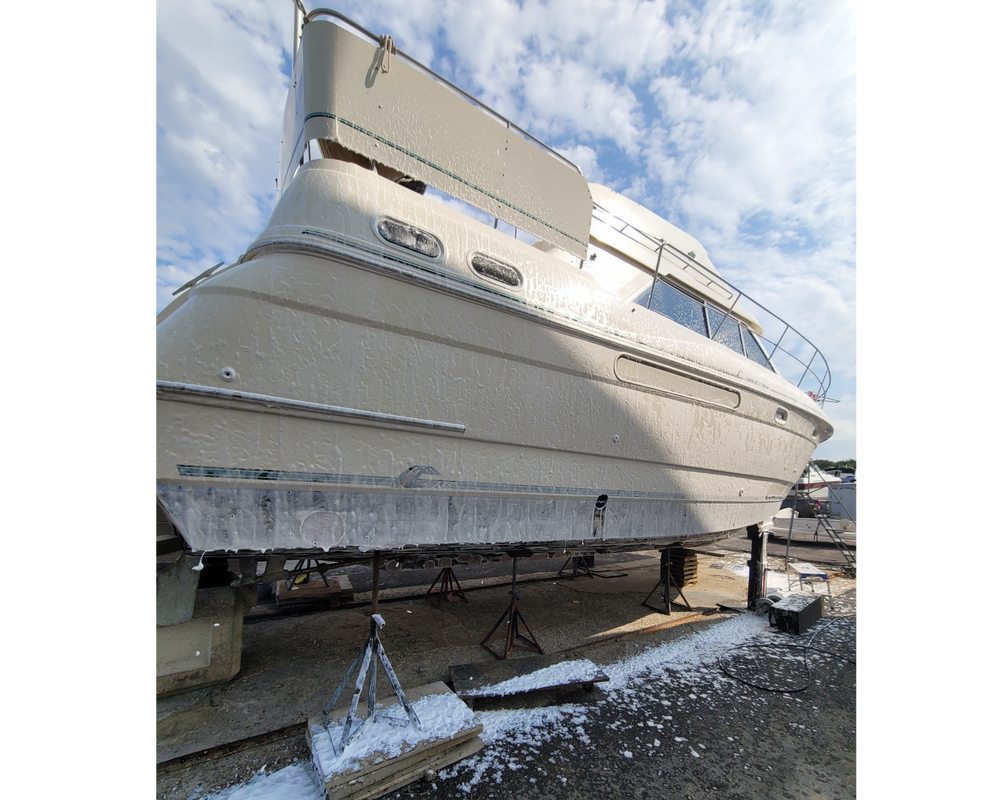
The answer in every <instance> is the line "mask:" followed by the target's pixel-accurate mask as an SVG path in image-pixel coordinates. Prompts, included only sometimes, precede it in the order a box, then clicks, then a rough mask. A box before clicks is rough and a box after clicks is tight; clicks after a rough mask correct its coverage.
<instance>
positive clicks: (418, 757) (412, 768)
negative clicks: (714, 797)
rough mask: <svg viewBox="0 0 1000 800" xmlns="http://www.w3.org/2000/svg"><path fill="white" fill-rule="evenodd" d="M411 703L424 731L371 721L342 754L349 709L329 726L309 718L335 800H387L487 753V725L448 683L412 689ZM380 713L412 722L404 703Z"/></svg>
mask: <svg viewBox="0 0 1000 800" xmlns="http://www.w3.org/2000/svg"><path fill="white" fill-rule="evenodd" d="M406 699H407V701H408V702H409V703H410V705H411V706H412V707H413V710H414V711H415V712H416V714H417V716H418V717H419V718H420V722H421V729H419V730H418V729H417V728H416V727H415V726H413V725H412V724H406V725H393V722H392V721H391V720H386V719H380V718H379V716H378V715H376V717H374V718H371V719H366V720H365V722H364V723H363V724H362V726H361V727H360V728H359V729H357V731H356V732H355V734H354V735H353V736H352V737H351V739H350V741H349V743H348V744H347V746H346V747H345V748H343V749H342V750H341V749H340V747H341V739H342V737H343V732H344V729H343V725H344V722H343V718H344V717H346V716H347V712H348V707H347V706H345V707H343V708H341V709H339V710H337V711H334V712H333V713H332V714H330V715H329V719H330V725H329V727H327V725H326V724H325V723H324V722H323V718H322V717H321V716H316V717H313V718H311V719H310V720H309V727H308V729H307V732H306V737H307V739H308V741H309V746H310V748H311V750H312V755H313V763H314V764H315V765H316V770H317V772H318V774H319V776H320V779H321V780H322V782H323V787H324V789H325V790H326V794H327V798H328V799H329V800H372V799H373V798H377V797H382V796H383V795H385V794H387V793H389V792H391V791H393V790H394V789H398V788H399V787H401V786H406V785H407V784H408V783H412V782H413V781H415V780H418V779H419V778H421V777H423V776H425V775H426V774H427V773H428V771H430V770H432V771H435V772H436V771H438V770H441V769H443V768H444V767H447V766H449V765H450V764H454V763H455V762H456V761H461V760H462V759H463V758H468V757H469V756H471V755H473V754H475V753H477V752H479V750H481V749H482V747H483V741H482V739H480V738H479V734H480V733H482V731H483V726H482V725H481V724H480V723H479V721H478V720H477V719H476V718H475V716H474V715H473V713H472V711H471V709H469V707H468V706H467V705H465V703H463V702H462V700H460V699H459V697H458V696H457V695H456V694H455V693H454V692H452V691H451V689H449V688H448V686H447V685H446V684H444V683H443V682H440V681H438V682H437V683H432V684H428V685H426V686H421V687H419V688H417V689H411V690H409V691H408V692H406ZM366 706H367V704H366V703H365V702H364V701H361V702H360V704H359V707H358V711H357V715H358V716H359V717H361V718H364V717H365V715H366ZM378 712H379V714H384V715H385V716H388V717H390V718H392V719H396V720H400V721H402V722H407V715H406V712H405V711H404V710H403V708H402V706H401V705H399V703H394V704H393V705H391V706H389V707H388V708H386V709H384V710H383V709H378ZM334 742H336V748H337V751H335V749H334V744H333V743H334Z"/></svg>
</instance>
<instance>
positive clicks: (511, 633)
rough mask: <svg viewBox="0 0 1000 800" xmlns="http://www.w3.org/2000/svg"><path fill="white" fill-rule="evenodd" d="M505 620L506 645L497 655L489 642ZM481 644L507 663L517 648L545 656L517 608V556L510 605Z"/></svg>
mask: <svg viewBox="0 0 1000 800" xmlns="http://www.w3.org/2000/svg"><path fill="white" fill-rule="evenodd" d="M504 620H506V621H507V640H506V643H505V645H504V651H503V655H500V654H499V653H497V652H496V651H495V650H493V648H491V647H490V646H489V645H488V644H487V642H488V641H489V640H490V638H491V637H492V636H493V634H494V633H496V630H497V628H499V627H500V625H501V624H503V622H504ZM518 620H520V621H521V623H522V624H523V625H524V629H525V630H526V631H527V632H528V636H530V637H531V638H530V639H529V638H528V636H525V635H524V634H522V633H521V632H520V631H519V630H518ZM518 640H520V641H521V642H524V644H518ZM480 644H481V645H482V646H483V649H485V650H486V652H487V653H489V654H490V655H491V656H493V657H494V658H496V659H498V660H500V661H505V660H506V659H508V658H510V654H511V652H512V651H513V650H514V648H515V647H517V648H519V649H521V650H533V651H535V652H536V653H542V654H543V655H544V653H545V651H544V650H542V646H541V645H540V644H539V643H538V639H536V638H535V634H533V633H532V632H531V628H529V627H528V622H527V620H525V618H524V615H523V614H522V613H521V612H520V611H519V610H518V607H517V556H514V572H513V575H512V578H511V588H510V605H509V606H507V610H506V611H505V612H504V613H503V615H502V616H501V617H500V619H498V620H497V624H496V625H494V626H493V628H492V629H491V630H490V632H489V633H487V634H486V638H485V639H483V640H482V641H481V642H480Z"/></svg>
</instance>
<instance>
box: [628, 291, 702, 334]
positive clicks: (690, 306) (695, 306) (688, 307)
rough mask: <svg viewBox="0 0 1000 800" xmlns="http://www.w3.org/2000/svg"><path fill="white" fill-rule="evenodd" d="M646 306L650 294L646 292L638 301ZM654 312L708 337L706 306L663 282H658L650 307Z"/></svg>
mask: <svg viewBox="0 0 1000 800" xmlns="http://www.w3.org/2000/svg"><path fill="white" fill-rule="evenodd" d="M636 302H637V303H638V304H639V305H641V306H645V305H646V303H648V302H649V292H646V293H644V294H643V295H642V297H640V298H639V299H637V300H636ZM650 308H651V309H652V310H653V311H656V312H657V313H659V314H663V316H665V317H670V319H672V320H673V321H674V322H678V323H680V324H681V325H683V326H684V327H685V328H690V329H691V330H693V331H696V332H697V333H700V334H701V335H702V336H707V335H708V331H707V329H706V328H705V310H704V306H702V304H701V303H700V302H698V301H697V300H695V299H694V298H693V297H689V296H688V295H686V294H684V293H683V292H679V291H677V290H676V289H675V288H674V287H673V286H670V285H669V284H666V283H664V282H663V281H657V282H656V289H655V291H654V292H653V302H652V304H651V305H650Z"/></svg>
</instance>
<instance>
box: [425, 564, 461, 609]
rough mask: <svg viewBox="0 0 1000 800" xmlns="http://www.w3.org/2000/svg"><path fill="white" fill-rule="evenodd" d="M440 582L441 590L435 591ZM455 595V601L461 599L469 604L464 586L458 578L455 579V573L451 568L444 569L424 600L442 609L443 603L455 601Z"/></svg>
mask: <svg viewBox="0 0 1000 800" xmlns="http://www.w3.org/2000/svg"><path fill="white" fill-rule="evenodd" d="M438 581H440V582H441V588H440V589H435V588H434V587H435V586H437V585H438ZM453 595H454V599H459V600H462V601H463V602H466V603H468V602H469V599H468V598H467V597H466V596H465V592H463V591H462V585H461V584H460V583H459V582H458V578H457V577H455V571H454V570H453V569H452V568H451V567H443V568H442V569H441V571H440V572H439V573H438V575H437V577H436V578H435V579H434V582H433V583H432V584H431V588H430V589H428V590H427V594H425V595H424V600H426V601H427V602H429V603H431V604H432V605H434V606H436V607H437V608H441V601H442V600H451V599H453V598H452V596H453Z"/></svg>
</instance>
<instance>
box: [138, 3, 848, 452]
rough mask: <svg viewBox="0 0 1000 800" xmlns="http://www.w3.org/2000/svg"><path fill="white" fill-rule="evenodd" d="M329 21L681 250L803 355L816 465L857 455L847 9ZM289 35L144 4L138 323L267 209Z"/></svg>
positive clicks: (276, 22)
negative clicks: (817, 406) (149, 41)
mask: <svg viewBox="0 0 1000 800" xmlns="http://www.w3.org/2000/svg"><path fill="white" fill-rule="evenodd" d="M315 7H318V6H317V4H315V3H308V2H307V3H306V8H307V9H309V10H311V9H313V8H315ZM336 8H337V10H339V11H341V12H343V13H344V14H346V15H347V16H349V17H351V18H352V19H354V20H355V21H356V22H358V23H359V24H361V25H363V26H364V27H366V28H368V29H369V30H371V31H373V32H374V33H376V34H380V33H389V34H391V35H392V36H393V38H394V40H395V41H396V43H397V45H398V46H399V47H400V49H402V50H403V51H405V52H406V53H407V54H408V55H410V56H412V57H414V58H416V59H418V60H420V61H422V62H423V63H425V64H427V65H428V66H430V67H431V68H432V69H434V70H435V71H437V72H439V73H441V74H442V75H443V76H444V77H446V78H448V79H450V80H452V81H453V82H455V83H456V84H457V85H459V86H462V87H463V88H465V89H466V90H467V91H469V92H470V93H472V94H474V95H475V96H477V97H479V98H480V99H481V100H483V101H484V102H485V103H486V104H488V105H490V106H492V107H493V108H495V109H496V110H497V111H499V112H500V113H502V114H504V115H506V116H508V117H509V118H510V119H511V120H512V121H514V122H515V123H516V124H518V125H519V126H520V127H522V128H524V129H525V130H527V131H529V132H531V133H532V134H533V135H535V136H537V137H538V138H540V139H542V140H543V141H545V142H547V143H548V144H549V145H551V146H552V147H554V148H556V149H558V150H560V151H562V152H563V153H565V154H566V155H567V156H569V157H570V158H571V159H572V160H574V161H575V162H576V163H577V164H578V165H579V166H580V167H581V169H582V170H583V172H584V174H585V175H586V176H587V178H588V179H589V180H591V181H596V182H599V183H603V184H605V185H607V186H610V187H611V188H614V189H616V190H618V191H620V192H622V193H624V194H625V195H627V196H629V197H631V198H632V199H634V200H636V201H638V202H640V203H642V204H643V205H646V206H647V207H649V208H650V209H652V210H654V211H655V212H657V213H658V214H660V215H661V216H663V217H664V218H666V219H668V220H669V221H671V222H673V223H674V224H676V225H678V226H679V227H681V228H683V229H684V230H686V231H688V232H690V233H691V234H693V235H694V236H696V237H697V238H698V239H699V240H700V241H701V242H702V243H703V244H704V245H705V247H706V248H707V249H708V252H709V255H710V256H711V258H712V260H713V262H714V263H715V264H716V266H717V267H718V268H719V270H720V271H721V272H722V274H723V275H724V276H725V277H726V278H727V279H729V280H730V281H732V282H733V283H735V284H736V285H737V286H738V287H739V288H740V289H742V290H744V291H745V292H747V293H748V294H749V295H750V296H751V297H753V298H754V299H755V300H757V301H759V302H761V303H762V304H763V305H764V306H766V307H767V308H768V309H770V310H771V311H773V312H774V313H776V314H777V315H779V316H780V317H782V318H783V319H785V320H786V321H787V322H789V323H791V324H792V325H793V326H794V327H796V328H797V329H798V330H800V331H801V332H802V333H803V334H804V335H805V336H806V337H808V338H809V339H810V340H811V341H812V342H813V343H814V344H815V345H816V346H817V347H818V348H819V349H820V350H821V351H822V352H823V354H824V355H825V357H826V358H827V360H828V362H829V363H830V366H831V368H832V370H833V383H832V387H831V390H830V394H829V397H831V398H834V399H837V400H839V401H840V402H838V403H835V404H834V403H828V404H827V406H826V411H827V413H828V414H829V416H830V417H831V419H832V420H833V422H834V426H835V428H836V433H835V435H834V437H833V439H831V440H830V441H829V442H827V443H825V444H823V445H821V446H820V448H819V449H818V450H817V452H816V456H817V457H820V458H830V459H841V458H853V457H855V456H856V443H855V440H856V433H855V415H856V410H855V409H856V405H855V400H856V307H857V302H856V296H857V295H856V197H855V193H856V180H855V157H856V147H855V129H856V123H855V119H856V113H855V105H856V100H855V15H854V8H853V5H852V4H851V3H846V2H840V1H837V2H830V3H794V2H785V0H779V1H777V2H755V3H748V2H736V1H733V0H720V1H718V2H712V1H709V2H672V1H671V2H668V0H652V1H651V2H614V1H613V0H589V1H587V0H584V1H583V2H581V0H551V2H547V3H540V2H533V1H531V0H526V1H525V2H521V3H514V2H505V1H504V0H482V2H478V3H476V4H471V3H466V2H449V1H448V0H445V1H444V2H441V1H440V0H433V1H432V0H405V1H403V0H383V1H381V2H345V3H339V4H337V5H336ZM292 19H293V14H292V0H288V2H287V3H286V2H276V1H275V0H271V1H270V2H263V1H262V0H239V1H238V2H237V0H212V1H211V2H209V1H207V0H171V2H161V3H159V4H158V6H157V28H156V43H157V49H156V66H157V74H156V84H157V85H156V89H157V91H156V104H157V106H156V111H157V114H156V178H157V183H156V196H157V213H156V224H157V260H156V264H157V266H156V309H157V310H159V309H161V308H162V307H163V306H164V305H166V303H167V302H169V299H170V293H171V292H172V291H173V290H174V289H176V288H177V287H178V286H180V285H181V284H182V283H184V282H186V281H187V280H189V279H190V278H192V277H194V276H195V275H197V274H199V273H200V272H202V271H203V270H205V269H207V268H208V267H210V266H212V265H213V264H215V263H217V262H219V261H225V262H226V263H230V262H231V261H232V260H234V259H235V258H237V257H238V256H239V255H240V254H241V253H242V252H243V250H244V249H245V248H246V246H247V245H248V244H249V243H250V242H251V241H252V239H253V238H254V237H255V236H256V234H257V233H258V232H259V231H260V229H261V228H262V227H263V223H264V221H265V220H266V218H267V215H268V213H269V212H270V210H271V208H272V207H273V204H274V200H275V175H276V173H277V158H278V143H279V140H280V133H279V128H280V120H281V114H282V110H283V107H284V98H285V91H286V88H287V82H288V77H287V76H288V65H289V56H290V48H291V41H292V30H291V29H292Z"/></svg>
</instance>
